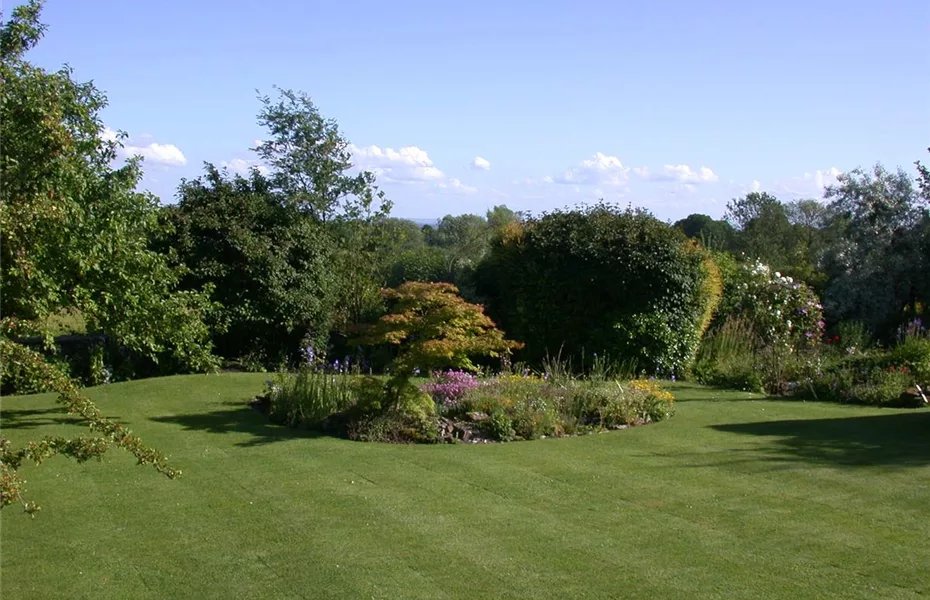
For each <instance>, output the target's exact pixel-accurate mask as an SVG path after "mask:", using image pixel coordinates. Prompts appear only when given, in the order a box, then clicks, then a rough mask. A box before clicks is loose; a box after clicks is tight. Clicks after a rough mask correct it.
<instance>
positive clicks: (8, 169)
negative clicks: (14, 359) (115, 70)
mask: <svg viewBox="0 0 930 600" xmlns="http://www.w3.org/2000/svg"><path fill="white" fill-rule="evenodd" d="M41 6H42V5H41V3H40V2H31V3H29V4H26V5H22V6H20V7H17V9H15V10H14V12H13V16H12V18H11V19H10V21H9V22H8V23H6V24H5V25H4V26H3V29H2V32H0V48H2V51H3V55H2V66H0V69H2V71H0V73H2V78H3V82H4V85H3V91H2V102H0V122H2V127H3V144H2V146H0V180H2V182H3V188H2V196H3V202H2V206H0V263H2V264H0V282H2V287H3V304H2V307H0V318H3V319H15V320H17V321H21V322H29V323H40V322H42V321H44V320H45V319H46V317H48V316H49V315H50V314H54V313H56V312H58V311H61V310H63V309H67V308H74V309H76V310H79V311H80V312H81V313H82V314H83V317H84V319H85V321H86V322H87V326H88V329H89V330H90V331H100V332H103V333H105V334H106V335H108V336H110V337H111V338H113V339H115V340H116V341H117V342H118V343H119V344H121V345H123V346H126V347H128V348H130V349H132V350H134V351H136V352H139V353H141V354H143V355H146V356H149V357H151V358H153V359H154V360H158V359H159V357H164V356H165V355H166V354H167V355H169V356H170V358H171V359H172V360H174V361H175V362H176V364H177V366H178V367H179V368H182V369H188V370H206V369H210V368H212V367H213V366H214V360H213V357H212V355H211V353H210V344H209V341H208V340H209V333H208V331H207V329H206V326H205V325H204V324H203V322H202V318H201V317H202V316H203V314H204V313H205V312H207V311H208V310H209V308H210V307H209V305H208V303H207V301H206V296H204V295H203V294H201V293H200V292H198V291H190V292H178V291H176V289H175V288H176V284H177V281H178V278H179V272H178V271H177V270H176V269H174V268H172V267H171V266H170V265H169V263H168V261H167V260H166V257H165V256H163V255H161V254H159V253H157V252H154V251H152V250H151V249H150V248H149V247H148V240H149V238H150V237H151V236H152V235H154V234H156V233H157V232H158V231H159V228H160V226H161V223H160V221H159V217H158V208H157V205H158V201H157V199H156V198H154V197H153V196H152V195H151V194H147V193H138V192H136V191H134V190H135V188H136V186H137V185H138V182H139V180H140V178H141V176H142V159H141V158H133V159H130V160H129V161H127V163H126V164H125V165H124V166H122V167H120V168H117V169H113V168H112V167H111V164H112V162H113V161H114V160H115V158H116V151H117V149H118V147H119V145H120V141H119V140H118V139H117V140H107V139H104V135H103V126H102V124H101V122H100V119H99V116H98V114H99V112H100V110H102V109H103V107H104V106H105V105H106V97H105V96H104V95H103V94H102V93H101V92H100V91H99V90H97V89H96V88H95V87H94V86H93V85H92V84H90V83H83V84H82V83H76V82H74V81H73V80H72V79H71V72H70V70H69V69H67V68H64V69H62V70H60V71H58V72H55V73H48V72H46V71H44V70H43V69H40V68H38V67H35V66H33V65H32V64H30V63H29V62H27V61H26V60H25V58H24V54H25V52H27V51H28V50H29V49H31V48H32V47H33V46H34V45H35V44H36V43H38V41H39V39H40V37H41V35H42V32H43V31H44V27H43V26H42V25H41V24H40V23H39V22H38V18H39V13H40V11H41ZM22 327H23V323H21V324H20V326H19V330H20V331H24V330H23V329H22Z"/></svg>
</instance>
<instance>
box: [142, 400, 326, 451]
mask: <svg viewBox="0 0 930 600" xmlns="http://www.w3.org/2000/svg"><path fill="white" fill-rule="evenodd" d="M150 420H152V421H155V422H156V423H173V424H175V425H180V426H181V427H183V428H184V429H186V430H189V431H205V432H207V433H215V434H227V433H239V434H242V433H245V434H248V435H249V436H251V437H250V439H249V440H247V441H243V442H239V443H237V444H236V445H237V446H260V445H264V444H270V443H272V442H283V441H287V440H292V439H296V438H317V437H327V436H326V435H325V434H323V433H320V432H318V431H309V430H306V429H293V428H290V427H284V426H281V425H274V424H272V423H269V422H268V418H267V417H265V416H264V415H262V414H260V413H259V412H258V411H256V410H255V409H253V408H251V407H250V406H248V405H244V404H240V403H228V404H226V405H224V407H223V408H221V409H218V410H214V411H212V412H199V413H189V414H184V415H173V416H170V417H153V418H152V419H150Z"/></svg>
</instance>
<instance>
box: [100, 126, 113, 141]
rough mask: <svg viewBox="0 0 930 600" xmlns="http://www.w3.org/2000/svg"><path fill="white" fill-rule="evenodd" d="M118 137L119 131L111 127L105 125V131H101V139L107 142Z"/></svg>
mask: <svg viewBox="0 0 930 600" xmlns="http://www.w3.org/2000/svg"><path fill="white" fill-rule="evenodd" d="M116 138H117V133H116V132H115V131H113V130H112V129H110V128H109V127H104V128H103V131H101V132H100V139H102V140H103V141H105V142H115V141H116Z"/></svg>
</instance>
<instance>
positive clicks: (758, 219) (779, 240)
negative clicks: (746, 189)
mask: <svg viewBox="0 0 930 600" xmlns="http://www.w3.org/2000/svg"><path fill="white" fill-rule="evenodd" d="M726 219H727V220H728V221H729V222H730V223H732V224H733V226H734V227H735V228H736V229H737V230H738V231H739V236H738V242H737V249H738V250H739V251H741V252H743V253H744V254H746V256H747V257H748V258H750V259H756V260H761V261H762V262H765V263H766V264H769V265H772V266H773V267H776V268H780V269H784V267H786V266H788V265H789V264H790V260H789V258H788V256H789V254H790V250H789V246H790V238H791V223H790V222H789V221H788V214H787V211H786V209H785V206H784V205H783V204H782V203H781V202H780V201H779V200H778V198H776V197H775V196H773V195H771V194H769V193H767V192H751V193H749V194H746V195H745V196H744V197H742V198H734V199H733V200H731V201H730V202H729V203H728V204H727V213H726Z"/></svg>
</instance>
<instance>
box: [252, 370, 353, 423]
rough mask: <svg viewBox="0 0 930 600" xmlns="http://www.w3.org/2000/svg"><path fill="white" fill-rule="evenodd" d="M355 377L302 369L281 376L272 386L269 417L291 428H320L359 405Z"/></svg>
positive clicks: (278, 376) (269, 397)
mask: <svg viewBox="0 0 930 600" xmlns="http://www.w3.org/2000/svg"><path fill="white" fill-rule="evenodd" d="M351 381H352V376H351V375H350V374H349V373H347V372H345V371H342V372H336V373H327V372H326V371H323V370H320V369H317V368H314V367H313V366H311V365H302V366H301V367H300V368H299V369H298V370H297V372H296V373H293V374H289V373H279V374H278V375H277V376H276V377H275V379H274V380H273V381H269V382H268V390H267V391H266V396H267V398H268V416H269V417H270V419H271V420H272V421H274V422H276V423H281V424H283V425H287V426H288V427H307V428H311V429H313V428H318V427H319V426H320V425H321V424H322V423H323V421H325V420H326V419H327V418H329V417H331V416H332V415H334V414H335V413H337V412H340V411H344V410H346V409H348V408H349V407H350V406H352V405H353V404H355V402H356V395H355V393H354V389H353V386H352V383H351Z"/></svg>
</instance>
